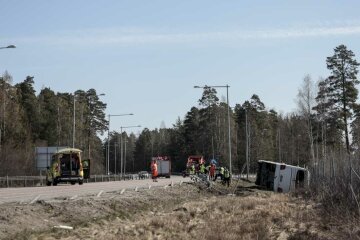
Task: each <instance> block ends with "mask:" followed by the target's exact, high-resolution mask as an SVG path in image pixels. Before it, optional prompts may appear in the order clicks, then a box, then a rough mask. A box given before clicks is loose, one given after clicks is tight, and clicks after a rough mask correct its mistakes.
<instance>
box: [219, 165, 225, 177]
mask: <svg viewBox="0 0 360 240" xmlns="http://www.w3.org/2000/svg"><path fill="white" fill-rule="evenodd" d="M224 171H225V169H224V167H221V168H220V179H221V180H224Z"/></svg>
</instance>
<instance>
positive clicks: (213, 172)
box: [210, 164, 215, 180]
mask: <svg viewBox="0 0 360 240" xmlns="http://www.w3.org/2000/svg"><path fill="white" fill-rule="evenodd" d="M214 179H215V164H211V166H210V180H214Z"/></svg>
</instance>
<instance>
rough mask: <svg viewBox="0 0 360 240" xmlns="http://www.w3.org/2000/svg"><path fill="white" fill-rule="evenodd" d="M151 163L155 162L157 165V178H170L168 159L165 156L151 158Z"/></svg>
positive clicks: (169, 162)
mask: <svg viewBox="0 0 360 240" xmlns="http://www.w3.org/2000/svg"><path fill="white" fill-rule="evenodd" d="M152 161H156V163H157V167H158V177H166V178H170V176H171V161H170V157H167V156H159V157H153V158H152Z"/></svg>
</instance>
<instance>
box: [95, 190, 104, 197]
mask: <svg viewBox="0 0 360 240" xmlns="http://www.w3.org/2000/svg"><path fill="white" fill-rule="evenodd" d="M103 192H104V191H103V190H101V191H100V192H99V193H98V194H97V196H96V197H100V196H101V194H102V193H103Z"/></svg>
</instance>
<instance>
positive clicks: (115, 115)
mask: <svg viewBox="0 0 360 240" xmlns="http://www.w3.org/2000/svg"><path fill="white" fill-rule="evenodd" d="M129 115H134V114H133V113H126V114H109V115H108V116H109V123H108V147H107V159H106V175H109V170H110V169H109V159H110V117H121V116H129Z"/></svg>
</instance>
